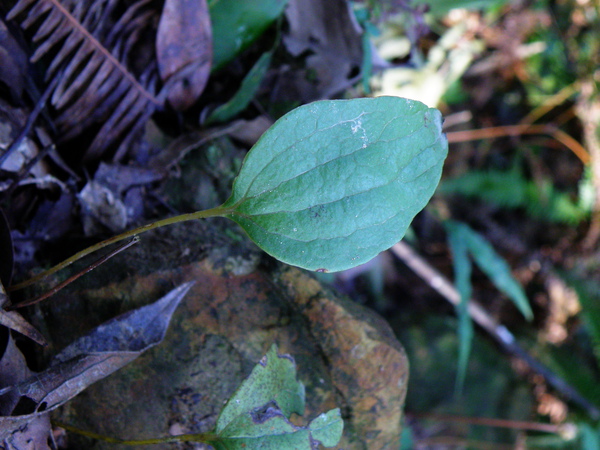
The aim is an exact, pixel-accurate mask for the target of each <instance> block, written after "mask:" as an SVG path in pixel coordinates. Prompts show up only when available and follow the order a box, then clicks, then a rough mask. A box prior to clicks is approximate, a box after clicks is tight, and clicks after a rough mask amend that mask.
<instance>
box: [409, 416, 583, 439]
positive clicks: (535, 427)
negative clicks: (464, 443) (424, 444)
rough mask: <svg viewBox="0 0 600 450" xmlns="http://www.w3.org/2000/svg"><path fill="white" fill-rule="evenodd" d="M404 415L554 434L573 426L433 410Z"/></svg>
mask: <svg viewBox="0 0 600 450" xmlns="http://www.w3.org/2000/svg"><path fill="white" fill-rule="evenodd" d="M406 415H407V416H410V417H415V418H418V419H430V420H435V421H438V422H454V423H466V424H469V425H482V426H486V427H493V428H508V429H511V430H523V431H541V432H544V433H554V434H562V433H564V432H565V431H569V429H570V428H571V427H573V426H574V425H573V424H560V425H556V424H552V423H539V422H527V421H523V420H507V419H494V418H491V417H465V416H456V415H452V414H441V413H435V412H412V411H411V412H409V411H407V412H406Z"/></svg>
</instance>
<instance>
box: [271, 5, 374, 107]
mask: <svg viewBox="0 0 600 450" xmlns="http://www.w3.org/2000/svg"><path fill="white" fill-rule="evenodd" d="M285 16H286V18H287V21H288V24H289V32H288V33H287V34H285V35H284V38H283V42H284V44H285V46H286V48H287V50H288V51H289V52H290V53H291V54H292V55H294V56H300V55H302V54H309V55H310V56H308V57H307V58H306V68H305V69H304V70H300V71H296V70H294V71H288V72H287V76H288V77H290V78H291V79H288V80H287V83H291V84H292V86H290V89H292V87H293V90H292V92H298V93H299V94H300V95H301V98H300V99H298V98H296V101H298V100H300V101H302V103H307V102H309V101H312V100H315V99H318V98H329V97H331V96H332V95H334V94H335V93H338V92H341V91H343V90H345V89H347V88H348V87H349V86H350V85H352V84H353V83H354V82H356V81H357V79H358V76H359V75H360V67H361V63H362V57H363V51H362V41H361V36H362V29H361V28H360V26H359V25H358V24H357V23H356V20H355V19H354V17H353V15H352V11H351V10H350V7H349V4H348V2H346V1H344V0H302V1H300V0H290V3H289V4H288V7H287V8H286V10H285ZM311 74H312V76H311ZM311 80H312V81H311ZM283 83H284V84H285V83H286V81H283ZM279 89H280V90H282V91H284V90H285V89H286V87H285V86H281V87H279Z"/></svg>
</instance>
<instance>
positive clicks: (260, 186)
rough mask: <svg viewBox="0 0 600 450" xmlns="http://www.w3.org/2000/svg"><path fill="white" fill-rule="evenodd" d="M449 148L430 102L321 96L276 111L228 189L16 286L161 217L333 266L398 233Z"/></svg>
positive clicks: (316, 265)
mask: <svg viewBox="0 0 600 450" xmlns="http://www.w3.org/2000/svg"><path fill="white" fill-rule="evenodd" d="M447 151H448V144H447V140H446V138H445V136H444V134H443V133H442V118H441V114H440V112H439V111H438V110H436V109H433V108H429V107H427V106H426V105H424V104H423V103H421V102H418V101H414V100H407V99H404V98H399V97H378V98H362V99H352V100H327V101H319V102H314V103H311V104H308V105H304V106H301V107H299V108H297V109H295V110H293V111H291V112H290V113H288V114H286V115H285V116H283V117H282V118H281V119H279V120H278V121H277V122H275V124H273V126H272V127H271V128H270V129H269V130H267V131H266V132H265V133H264V135H263V136H262V137H261V138H260V139H259V141H258V142H257V143H256V144H255V145H254V147H253V148H252V149H251V150H250V152H249V153H248V155H247V156H246V158H245V160H244V163H243V165H242V168H241V170H240V173H239V174H238V176H237V178H236V180H235V182H234V185H233V192H232V194H231V197H230V198H229V199H228V200H227V201H226V202H225V203H224V204H223V205H221V206H219V207H217V208H213V209H210V210H206V211H198V212H195V213H190V214H184V215H181V216H176V217H171V218H168V219H163V220H159V221H157V222H153V223H151V224H149V225H145V226H142V227H139V228H136V229H134V230H131V231H127V232H125V233H122V234H120V235H118V236H115V237H113V238H110V239H107V240H106V241H103V242H100V243H99V244H96V245H94V246H91V247H89V248H87V249H85V250H83V251H81V252H79V253H77V254H75V255H74V256H72V257H71V258H69V259H67V260H66V261H64V262H62V263H60V264H58V265H57V266H55V267H53V268H52V269H50V270H49V271H47V272H45V273H43V274H40V275H38V276H37V277H34V278H32V279H30V280H28V281H26V282H25V283H21V284H19V285H16V286H13V288H12V289H13V290H14V289H19V288H21V287H24V286H26V285H28V284H31V283H33V282H35V281H37V280H38V279H40V278H42V277H43V276H45V275H49V274H51V273H54V272H56V271H58V270H60V269H61V268H63V267H65V266H67V265H69V264H71V263H72V262H74V261H76V260H77V259H79V258H81V257H83V256H85V255H88V254H90V253H92V252H94V251H96V250H99V249H101V248H103V247H106V246H107V245H110V244H113V243H115V242H119V241H122V240H124V239H128V238H131V237H134V236H136V235H139V234H141V233H144V232H146V231H149V230H152V229H154V228H158V227H162V226H166V225H169V224H173V223H177V222H183V221H186V220H193V219H203V218H207V217H214V216H222V217H227V218H229V219H231V220H234V221H235V222H237V223H238V224H239V225H240V226H241V227H242V228H243V229H244V230H245V231H246V232H247V233H248V235H249V236H250V238H251V239H252V240H253V241H254V242H255V243H256V244H257V245H258V246H259V247H260V248H261V249H263V250H264V251H266V252H267V253H269V254H270V255H272V256H273V257H275V258H277V259H279V260H280V261H283V262H285V263H288V264H292V265H295V266H299V267H302V268H305V269H309V270H315V271H321V272H334V271H340V270H345V269H349V268H351V267H355V266H357V265H359V264H362V263H365V262H367V261H369V260H370V259H372V258H373V257H375V256H376V255H377V254H378V253H380V252H382V251H384V250H386V249H388V248H389V247H391V246H392V245H394V244H395V243H396V242H398V241H399V240H400V239H402V237H403V236H404V233H405V232H406V230H407V228H408V226H409V225H410V223H411V221H412V220H413V218H414V216H415V215H416V214H417V213H418V212H419V211H420V210H421V209H423V208H424V207H425V205H426V204H427V202H428V201H429V199H430V198H431V196H432V195H433V192H434V191H435V189H436V186H437V185H438V182H439V180H440V176H441V172H442V165H443V162H444V159H445V157H446V154H447Z"/></svg>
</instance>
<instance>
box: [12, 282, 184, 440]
mask: <svg viewBox="0 0 600 450" xmlns="http://www.w3.org/2000/svg"><path fill="white" fill-rule="evenodd" d="M192 285H193V283H186V284H183V285H181V286H179V287H177V288H175V289H173V290H172V291H171V292H169V293H168V294H167V295H165V296H164V297H162V298H161V299H159V300H158V301H156V302H154V303H152V304H150V305H147V306H144V307H141V308H138V309H136V310H133V311H130V312H128V313H125V314H122V315H120V316H119V317H116V318H115V319H112V320H110V321H108V322H106V323H104V324H102V325H100V326H99V327H97V328H95V329H94V330H93V331H92V332H90V333H89V334H88V335H86V336H83V337H81V338H79V339H78V340H77V341H75V342H74V343H73V344H71V345H69V346H68V347H66V348H65V349H64V350H63V351H62V352H60V353H59V354H58V355H56V357H55V358H54V360H53V361H52V363H51V365H50V367H49V368H48V369H46V370H45V371H43V372H41V373H38V374H35V375H32V376H29V377H27V375H28V374H27V373H26V372H23V374H24V376H25V379H24V380H23V379H21V380H16V382H15V380H13V379H10V377H7V380H9V379H10V380H11V381H12V383H13V384H11V385H10V386H7V387H4V388H3V389H0V405H4V404H6V405H9V406H10V407H8V408H6V411H3V412H4V414H5V415H4V416H3V417H0V442H2V443H6V442H8V443H10V445H12V447H11V446H9V445H7V444H5V445H6V447H7V448H11V449H12V448H14V449H19V450H23V449H25V448H29V447H23V446H21V447H20V446H19V444H18V443H19V442H21V440H22V433H23V432H26V431H27V430H29V431H27V432H28V433H30V434H31V433H35V436H36V437H39V435H40V432H39V430H44V429H45V430H49V428H44V423H45V421H47V420H48V413H49V412H50V411H52V410H53V409H55V408H57V407H59V406H60V405H62V404H64V403H65V402H67V401H69V400H70V399H71V398H73V397H74V396H76V395H77V394H79V393H80V392H81V391H83V390H84V389H85V388H87V387H88V386H89V385H90V384H92V383H95V382H96V381H98V380H100V379H102V378H105V377H107V376H108V375H110V374H111V373H113V372H114V371H116V370H118V369H120V368H121V367H123V366H124V365H126V364H127V363H129V362H131V361H133V360H134V359H135V358H137V357H138V356H139V355H140V354H141V353H142V352H144V351H146V350H148V349H149V348H151V347H153V346H155V345H156V344H158V343H159V342H160V341H161V340H162V339H163V337H164V335H165V333H166V331H167V327H168V325H169V322H170V320H171V316H172V314H173V312H174V311H175V309H176V308H177V305H178V304H179V303H180V302H181V300H182V299H183V297H184V296H185V294H186V293H187V292H188V290H189V289H190V288H191V286H192ZM13 352H14V350H11V354H9V356H8V357H7V358H9V359H10V361H8V360H7V366H8V368H11V367H12V366H14V367H17V366H18V365H19V364H20V363H19V358H18V355H17V356H14V355H13ZM11 355H12V356H11ZM2 361H3V360H2ZM17 370H18V368H17ZM0 376H1V372H0ZM13 378H14V377H13ZM16 378H19V377H16ZM16 378H15V379H16ZM48 427H49V423H48ZM40 445H41V444H40ZM33 448H36V449H37V448H47V447H43V446H40V447H33Z"/></svg>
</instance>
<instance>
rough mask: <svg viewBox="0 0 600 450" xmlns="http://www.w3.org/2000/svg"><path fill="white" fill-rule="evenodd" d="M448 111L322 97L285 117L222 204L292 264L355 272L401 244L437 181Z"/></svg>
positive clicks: (395, 101) (388, 100)
mask: <svg viewBox="0 0 600 450" xmlns="http://www.w3.org/2000/svg"><path fill="white" fill-rule="evenodd" d="M441 125H442V120H441V114H440V112H439V111H438V110H436V109H432V108H428V107H427V106H425V105H424V104H422V103H420V102H417V101H413V100H407V99H403V98H398V97H379V98H363V99H353V100H332V101H320V102H315V103H311V104H308V105H304V106H301V107H299V108H297V109H295V110H293V111H291V112H290V113H288V114H286V115H285V116H284V117H282V118H281V119H279V120H278V121H277V122H276V123H275V124H274V125H273V126H272V127H271V128H270V129H269V130H268V131H267V132H266V133H265V134H264V135H263V136H262V137H261V139H260V140H259V141H258V142H257V143H256V145H255V146H254V147H253V148H252V150H251V151H250V152H249V153H248V155H247V157H246V159H245V161H244V164H243V166H242V169H241V171H240V173H239V175H238V177H237V179H236V180H235V183H234V186H233V193H232V195H231V197H230V198H229V200H227V202H225V204H223V206H222V208H223V211H224V215H225V216H226V217H229V218H230V219H232V220H234V221H236V222H237V223H238V224H239V225H241V226H242V228H244V229H245V231H246V232H247V233H248V235H249V236H250V238H252V239H253V240H254V241H255V242H256V243H257V244H258V246H259V247H261V248H262V249H263V250H265V251H266V252H267V253H269V254H271V255H272V256H274V257H275V258H277V259H279V260H281V261H283V262H286V263H288V264H292V265H296V266H300V267H303V268H306V269H310V270H317V271H329V272H334V271H339V270H344V269H348V268H351V267H354V266H357V265H359V264H362V263H364V262H367V261H368V260H370V259H371V258H373V257H375V256H376V255H377V254H378V253H380V252H381V251H383V250H386V249H387V248H389V247H391V246H392V245H394V244H395V243H396V242H398V241H399V240H400V239H401V238H402V236H404V233H405V232H406V229H407V228H408V226H409V225H410V222H411V221H412V219H413V218H414V216H415V215H416V214H417V213H418V212H419V211H420V210H421V209H423V207H424V206H425V205H426V204H427V202H428V201H429V199H430V197H431V196H432V195H433V192H434V190H435V188H436V186H437V184H438V182H439V179H440V175H441V171H442V164H443V161H444V159H445V157H446V154H447V147H448V145H447V141H446V138H445V136H444V135H443V134H442V132H441Z"/></svg>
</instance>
